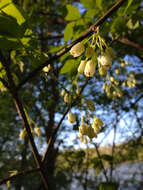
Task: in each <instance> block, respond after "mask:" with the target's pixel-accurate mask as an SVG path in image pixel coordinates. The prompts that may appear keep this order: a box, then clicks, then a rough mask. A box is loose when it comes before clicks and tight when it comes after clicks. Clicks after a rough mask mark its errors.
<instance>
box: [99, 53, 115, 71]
mask: <svg viewBox="0 0 143 190" xmlns="http://www.w3.org/2000/svg"><path fill="white" fill-rule="evenodd" d="M97 60H98V62H99V63H100V64H101V65H102V66H103V67H106V68H109V67H110V66H111V64H112V59H111V57H110V56H109V55H107V54H105V53H103V54H102V55H101V56H99V57H98V58H97Z"/></svg>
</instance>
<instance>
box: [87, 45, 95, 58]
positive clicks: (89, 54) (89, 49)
mask: <svg viewBox="0 0 143 190" xmlns="http://www.w3.org/2000/svg"><path fill="white" fill-rule="evenodd" d="M93 53H94V49H93V48H92V47H88V48H87V49H86V52H85V56H86V57H87V58H90V57H92V55H93Z"/></svg>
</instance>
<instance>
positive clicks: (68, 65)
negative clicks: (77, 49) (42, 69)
mask: <svg viewBox="0 0 143 190" xmlns="http://www.w3.org/2000/svg"><path fill="white" fill-rule="evenodd" d="M77 66H78V63H77V61H76V60H75V59H69V60H68V61H66V62H65V64H64V65H63V67H62V68H61V71H60V74H65V73H69V72H72V71H73V70H75V69H76V68H77Z"/></svg>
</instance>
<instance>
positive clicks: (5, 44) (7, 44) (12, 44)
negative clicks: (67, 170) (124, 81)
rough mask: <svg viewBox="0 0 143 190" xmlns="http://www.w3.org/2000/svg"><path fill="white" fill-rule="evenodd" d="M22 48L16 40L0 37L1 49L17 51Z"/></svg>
mask: <svg viewBox="0 0 143 190" xmlns="http://www.w3.org/2000/svg"><path fill="white" fill-rule="evenodd" d="M19 46H20V43H19V42H18V40H17V39H16V38H5V37H3V36H0V49H2V50H11V49H16V48H18V47H19Z"/></svg>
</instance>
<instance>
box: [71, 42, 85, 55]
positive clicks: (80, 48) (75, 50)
mask: <svg viewBox="0 0 143 190" xmlns="http://www.w3.org/2000/svg"><path fill="white" fill-rule="evenodd" d="M83 51H84V45H83V44H82V43H81V42H79V43H77V44H76V45H74V46H73V47H72V48H71V50H70V54H71V55H72V56H73V57H78V56H80V55H81V54H82V52H83Z"/></svg>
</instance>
